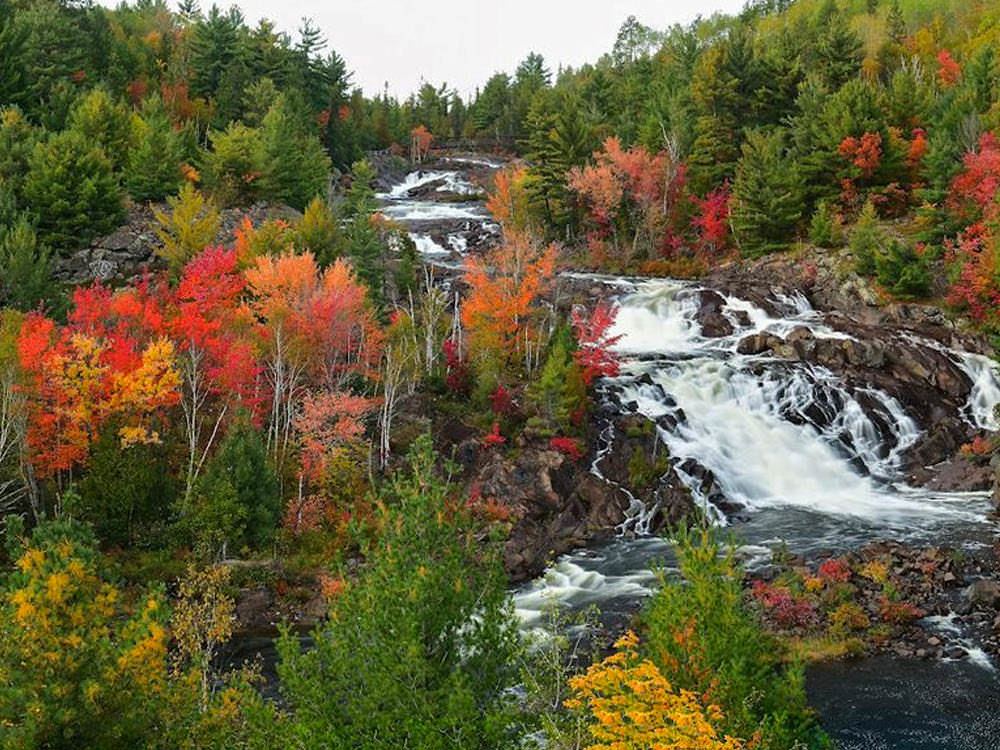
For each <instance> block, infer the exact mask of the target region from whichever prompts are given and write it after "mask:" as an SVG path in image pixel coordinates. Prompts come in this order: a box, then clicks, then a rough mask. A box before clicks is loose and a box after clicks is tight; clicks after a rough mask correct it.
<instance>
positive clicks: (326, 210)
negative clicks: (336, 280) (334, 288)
mask: <svg viewBox="0 0 1000 750" xmlns="http://www.w3.org/2000/svg"><path fill="white" fill-rule="evenodd" d="M294 242H295V247H296V249H298V250H308V251H309V252H310V253H312V254H313V257H314V258H315V259H316V262H317V263H318V264H319V265H320V266H322V267H324V268H325V267H326V266H329V265H330V264H331V263H333V261H335V260H336V259H337V258H339V257H340V256H341V255H342V254H343V252H344V235H343V232H342V231H341V228H340V225H339V224H338V223H337V222H336V221H335V220H334V218H333V214H332V213H331V212H330V207H329V206H327V204H326V201H325V200H323V199H322V198H320V197H319V196H316V197H315V198H313V199H312V200H311V201H310V202H309V205H308V206H306V210H305V213H303V215H302V221H300V222H299V224H298V226H296V227H295V240H294Z"/></svg>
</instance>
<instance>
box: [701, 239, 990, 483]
mask: <svg viewBox="0 0 1000 750" xmlns="http://www.w3.org/2000/svg"><path fill="white" fill-rule="evenodd" d="M846 263H847V261H846V260H845V258H844V257H843V255H842V254H837V253H823V252H819V253H815V254H813V255H811V256H808V257H806V258H796V257H791V256H788V255H785V256H774V257H769V258H765V259H762V260H760V261H755V262H750V263H745V264H742V265H739V266H735V265H734V266H728V267H724V268H720V269H717V270H716V271H715V272H713V273H712V274H711V275H710V276H709V277H708V278H707V279H706V280H705V285H706V287H708V290H707V291H705V292H702V300H701V306H700V309H699V313H698V316H699V320H700V322H701V324H702V328H703V332H704V333H705V335H708V336H727V335H731V334H732V333H733V327H732V323H731V321H730V320H729V319H728V318H726V317H725V316H724V315H722V313H721V307H720V304H721V303H722V301H723V299H722V296H721V295H720V294H719V293H717V292H714V291H711V290H715V289H717V290H719V292H722V293H724V294H732V295H735V296H738V297H741V298H743V299H747V300H750V301H751V302H753V303H754V304H756V305H757V306H759V307H761V308H762V309H764V310H765V311H767V312H769V313H770V314H773V315H780V314H781V313H782V312H788V311H783V310H781V309H780V308H781V303H780V302H779V301H778V296H779V295H785V296H790V295H793V294H795V293H800V294H802V295H803V296H805V297H806V298H807V299H808V300H809V301H810V303H811V304H812V305H813V306H814V307H815V309H816V310H817V311H819V312H821V313H822V314H823V321H824V323H826V324H827V325H828V326H829V327H831V328H832V329H834V330H835V331H837V332H839V334H841V336H842V337H840V338H830V337H821V336H816V335H814V334H813V333H812V332H811V331H810V330H809V329H808V328H807V327H805V326H803V327H801V328H796V329H794V330H792V331H791V332H790V333H788V334H787V335H786V336H784V337H779V336H775V335H772V334H766V333H764V334H754V335H751V336H747V337H746V338H744V339H743V340H742V341H741V342H740V344H739V351H740V353H742V354H749V355H760V354H769V355H771V356H774V357H779V358H782V359H786V360H789V361H793V362H808V363H811V364H814V365H818V366H821V367H824V368H826V369H828V370H830V371H832V372H834V373H835V374H837V375H838V376H840V377H841V378H842V379H843V381H844V382H845V383H846V384H847V386H848V387H849V388H851V389H852V390H853V391H854V392H855V395H856V396H857V397H859V399H860V400H863V399H864V388H865V386H866V385H871V386H875V387H876V388H878V389H880V390H882V391H884V392H886V393H888V394H889V395H890V396H892V397H893V398H895V399H896V400H897V401H898V402H899V403H900V404H901V405H902V406H903V408H904V409H905V410H906V412H907V414H909V415H910V416H911V417H912V418H913V419H914V420H915V421H916V422H917V424H918V425H919V427H920V428H921V430H922V434H921V437H920V439H919V440H918V441H917V442H916V443H915V444H914V445H913V446H911V447H910V448H909V449H908V450H907V451H906V453H905V457H904V459H905V460H904V467H903V468H904V471H905V472H906V474H907V478H908V480H909V481H910V482H911V483H913V484H916V485H921V486H927V487H929V488H931V489H936V490H955V491H972V490H986V489H989V488H990V487H991V486H992V483H993V471H992V470H991V469H990V468H989V467H987V466H985V465H983V464H982V463H981V462H977V461H970V460H967V459H965V458H964V457H963V456H962V455H961V454H960V452H959V449H960V448H961V446H963V445H966V444H968V443H970V442H971V441H972V440H974V439H975V438H976V437H977V435H981V436H985V435H986V433H985V432H984V431H982V430H978V429H976V428H975V427H973V426H971V425H970V424H969V422H968V420H967V415H966V414H964V408H965V405H966V404H967V403H968V401H969V396H970V394H971V393H972V388H973V383H972V381H971V379H970V378H969V376H968V375H967V374H966V372H965V371H964V370H963V368H962V367H960V366H959V364H958V363H957V362H956V360H955V358H954V357H953V355H951V354H949V353H948V352H947V351H945V348H946V347H947V348H954V349H963V350H966V351H971V352H980V353H989V352H991V349H990V347H989V345H988V343H987V342H986V341H985V340H984V339H983V338H982V337H981V336H977V335H975V334H973V333H971V332H970V331H969V330H968V327H967V326H963V325H961V323H960V322H955V321H952V320H950V319H948V318H947V317H946V316H945V315H944V313H943V312H942V311H941V310H940V309H939V308H937V307H934V306H932V305H918V304H910V303H892V304H889V303H884V304H883V302H882V300H881V299H880V297H879V295H878V293H877V291H876V290H874V289H873V288H872V286H871V284H870V283H869V282H868V281H867V280H866V279H863V278H861V277H859V276H857V275H856V274H854V273H853V272H850V271H845V264H846Z"/></svg>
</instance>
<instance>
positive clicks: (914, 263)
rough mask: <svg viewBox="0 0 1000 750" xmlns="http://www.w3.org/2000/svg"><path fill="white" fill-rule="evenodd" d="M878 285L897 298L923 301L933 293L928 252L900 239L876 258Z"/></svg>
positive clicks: (890, 244) (894, 241) (890, 243)
mask: <svg viewBox="0 0 1000 750" xmlns="http://www.w3.org/2000/svg"><path fill="white" fill-rule="evenodd" d="M875 273H876V276H877V278H878V283H879V284H881V285H882V286H883V287H885V288H886V289H887V290H889V292H890V293H892V295H893V296H895V297H900V298H903V299H919V298H921V297H926V296H927V294H928V293H929V292H930V287H931V274H930V262H929V258H928V256H927V254H926V253H918V252H917V250H916V249H915V248H914V247H912V246H910V245H908V244H904V243H902V242H899V241H898V240H893V241H891V242H889V244H888V247H886V249H885V250H884V251H883V252H881V253H878V254H877V255H876V256H875Z"/></svg>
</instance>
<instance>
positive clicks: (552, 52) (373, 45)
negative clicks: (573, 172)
mask: <svg viewBox="0 0 1000 750" xmlns="http://www.w3.org/2000/svg"><path fill="white" fill-rule="evenodd" d="M216 1H217V3H218V5H220V7H228V5H230V4H231V3H230V2H229V1H228V0H216ZM102 2H105V3H106V4H108V5H113V4H114V0H102ZM171 4H172V5H176V3H175V2H174V0H171ZM211 4H212V0H201V7H202V10H208V8H209V7H211ZM236 4H237V5H239V6H240V7H241V8H242V9H243V12H244V14H245V15H246V17H247V20H248V22H250V23H251V24H255V23H256V22H257V20H258V19H260V18H262V17H265V18H270V19H271V20H272V21H274V22H275V23H276V24H277V26H278V28H279V29H281V30H283V31H289V32H294V31H295V30H296V29H298V28H299V25H300V22H301V20H302V18H304V17H309V18H312V19H313V21H315V22H316V25H317V26H319V28H320V29H321V30H322V31H323V34H324V36H325V37H326V39H327V40H328V41H329V44H330V46H331V47H332V48H333V49H336V50H337V52H339V53H340V55H341V56H343V57H344V58H345V59H346V60H347V64H348V66H349V67H350V69H351V70H353V71H354V83H355V84H356V85H360V86H361V87H362V88H363V89H364V91H365V93H367V94H375V93H378V92H380V91H381V90H382V85H383V83H385V82H386V81H388V83H389V89H390V91H391V92H392V93H394V94H397V95H400V96H405V95H407V94H409V93H410V92H411V91H414V90H416V89H417V88H418V87H419V85H420V83H421V80H427V81H430V82H431V83H433V84H435V85H440V84H441V83H448V84H449V86H451V87H453V88H456V89H458V91H459V92H460V93H462V94H468V93H471V92H472V91H473V90H474V89H475V87H476V86H477V85H481V84H482V83H483V82H484V81H485V80H486V79H487V78H488V77H489V76H490V75H492V74H493V73H495V72H497V71H501V70H502V71H507V72H511V71H513V70H514V68H515V67H516V66H517V63H518V62H519V61H520V60H522V59H523V58H524V57H525V56H526V55H527V54H528V53H529V52H540V53H541V54H542V55H544V56H545V59H546V61H547V62H548V63H549V67H550V68H551V69H552V70H553V71H555V69H556V68H557V66H558V64H559V63H563V64H564V65H565V64H568V65H574V66H576V65H580V64H581V63H584V62H588V61H594V60H596V59H597V58H598V57H599V56H600V55H601V54H603V53H605V52H609V51H610V50H611V47H612V45H613V44H614V41H615V36H616V34H617V31H618V27H619V26H620V25H621V23H622V21H624V20H625V19H626V18H627V17H628V16H629V15H635V16H636V17H637V18H638V19H639V20H640V21H641V22H643V23H645V24H646V25H648V26H652V27H654V28H657V29H661V28H666V27H668V26H670V25H671V24H673V23H675V22H678V21H680V22H688V21H691V20H693V19H694V18H695V16H697V15H699V14H700V15H705V16H707V15H711V14H712V13H714V12H715V11H725V12H735V11H738V10H740V9H741V8H742V7H743V5H744V0H703V1H702V2H694V1H691V0H597V1H595V0H487V1H484V0H419V1H418V0H277V1H276V0H241V1H240V2H237V3H236Z"/></svg>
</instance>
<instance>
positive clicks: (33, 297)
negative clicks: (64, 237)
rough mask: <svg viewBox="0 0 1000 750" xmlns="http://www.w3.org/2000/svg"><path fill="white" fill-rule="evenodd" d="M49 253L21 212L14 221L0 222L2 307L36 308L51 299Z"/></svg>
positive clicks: (27, 309) (51, 285)
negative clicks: (8, 223)
mask: <svg viewBox="0 0 1000 750" xmlns="http://www.w3.org/2000/svg"><path fill="white" fill-rule="evenodd" d="M55 296H56V288H55V285H54V284H53V282H52V254H51V252H50V251H49V249H48V248H47V247H45V246H44V245H40V244H39V243H38V238H37V237H36V236H35V230H34V228H33V227H32V226H31V224H30V222H29V221H28V219H27V217H26V216H24V215H23V214H22V215H21V216H20V217H19V218H18V219H17V221H16V222H15V223H13V224H12V225H10V226H7V227H4V226H3V225H2V223H0V298H2V299H3V304H4V306H5V307H13V308H15V309H17V310H24V311H29V310H37V309H38V308H39V306H41V305H44V304H45V303H47V302H50V301H51V300H53V299H54V298H55Z"/></svg>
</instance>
